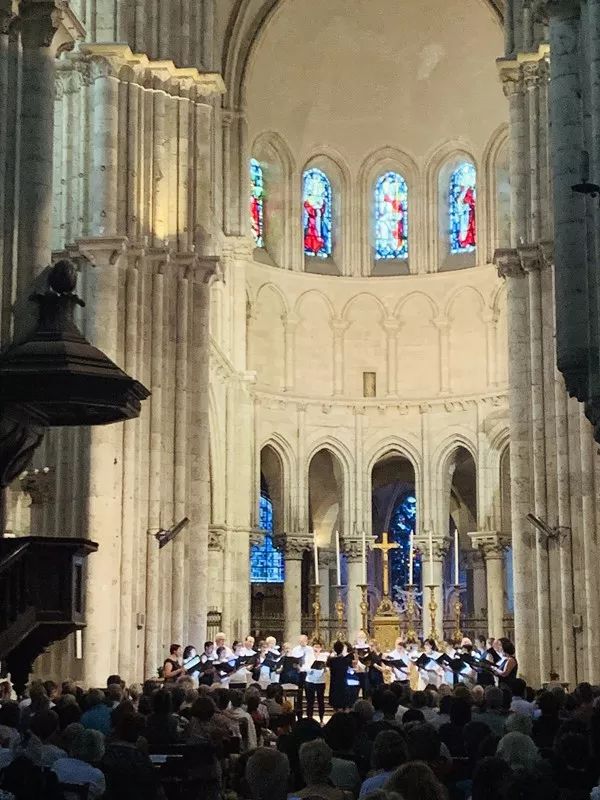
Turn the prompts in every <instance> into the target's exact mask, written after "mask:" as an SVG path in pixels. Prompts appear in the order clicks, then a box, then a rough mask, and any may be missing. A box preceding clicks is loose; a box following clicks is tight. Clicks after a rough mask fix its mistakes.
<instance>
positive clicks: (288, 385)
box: [283, 314, 300, 392]
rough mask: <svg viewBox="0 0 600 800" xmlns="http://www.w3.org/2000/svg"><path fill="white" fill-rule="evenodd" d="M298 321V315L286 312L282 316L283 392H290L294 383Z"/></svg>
mask: <svg viewBox="0 0 600 800" xmlns="http://www.w3.org/2000/svg"><path fill="white" fill-rule="evenodd" d="M299 322H300V320H299V318H298V317H295V316H294V315H293V314H288V315H287V316H284V317H283V326H284V337H285V384H284V387H283V390H284V392H291V391H293V389H294V384H295V383H296V328H297V327H298V323H299Z"/></svg>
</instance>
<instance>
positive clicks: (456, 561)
mask: <svg viewBox="0 0 600 800" xmlns="http://www.w3.org/2000/svg"><path fill="white" fill-rule="evenodd" d="M458 583H459V575H458V528H457V529H456V530H455V531H454V585H455V586H456V585H457V584H458Z"/></svg>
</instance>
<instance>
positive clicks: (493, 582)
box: [469, 531, 508, 639]
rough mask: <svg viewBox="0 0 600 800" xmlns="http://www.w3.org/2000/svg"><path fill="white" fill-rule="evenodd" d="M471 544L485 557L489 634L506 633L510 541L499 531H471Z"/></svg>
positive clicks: (501, 634) (496, 635)
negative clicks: (506, 556)
mask: <svg viewBox="0 0 600 800" xmlns="http://www.w3.org/2000/svg"><path fill="white" fill-rule="evenodd" d="M469 537H470V538H471V544H472V545H473V547H474V548H476V549H478V550H479V551H480V552H481V553H482V555H483V558H484V559H485V574H486V588H487V619H488V636H494V637H495V638H496V639H498V638H500V637H501V636H503V635H504V553H505V551H506V548H507V546H508V541H507V540H506V539H505V538H504V537H503V536H501V534H499V533H498V532H497V531H475V532H474V533H469Z"/></svg>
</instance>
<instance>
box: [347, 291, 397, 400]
mask: <svg viewBox="0 0 600 800" xmlns="http://www.w3.org/2000/svg"><path fill="white" fill-rule="evenodd" d="M388 317H389V312H388V310H387V309H386V307H385V305H384V303H383V302H382V301H381V300H380V299H379V298H377V297H375V296H374V295H372V294H371V293H370V292H360V293H358V294H356V295H354V296H353V297H352V298H350V300H349V301H348V302H347V303H346V305H345V306H344V308H343V310H342V323H341V327H342V329H343V349H342V369H343V373H342V374H343V393H344V394H346V395H350V396H351V397H356V398H359V397H363V396H364V395H365V380H367V382H368V383H369V389H368V390H367V391H366V393H367V394H368V396H369V397H372V396H375V397H379V396H381V395H382V393H383V394H385V393H386V392H389V391H390V389H391V388H392V387H391V386H390V384H389V382H390V380H393V378H390V374H389V373H388V363H387V348H388V335H387V331H386V329H385V320H386V319H387V318H388ZM370 373H373V374H374V375H375V382H374V383H375V385H374V386H373V381H372V377H371V375H370ZM392 374H393V373H392Z"/></svg>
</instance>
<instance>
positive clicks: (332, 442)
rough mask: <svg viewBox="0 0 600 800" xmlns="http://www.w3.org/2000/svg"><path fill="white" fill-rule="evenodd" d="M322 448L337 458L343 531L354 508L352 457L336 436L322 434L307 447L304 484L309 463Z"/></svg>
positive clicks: (307, 483)
mask: <svg viewBox="0 0 600 800" xmlns="http://www.w3.org/2000/svg"><path fill="white" fill-rule="evenodd" d="M322 450H327V451H329V453H331V455H332V456H333V457H334V458H335V459H336V460H337V462H338V464H339V466H340V469H341V475H342V492H341V498H342V502H341V514H340V516H341V521H342V524H343V530H344V532H348V526H350V524H351V520H352V508H354V493H353V480H352V475H353V474H354V457H353V456H352V453H351V451H350V449H349V448H348V446H347V445H346V444H345V443H344V442H343V441H342V440H341V439H338V438H337V437H334V436H323V437H320V438H319V439H317V440H316V441H315V442H313V443H311V445H310V449H307V455H306V462H305V464H304V481H305V483H304V485H305V486H308V485H309V472H310V464H311V462H312V460H313V458H314V457H315V456H316V455H317V453H319V452H321V451H322ZM306 500H307V502H308V497H307V498H306Z"/></svg>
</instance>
